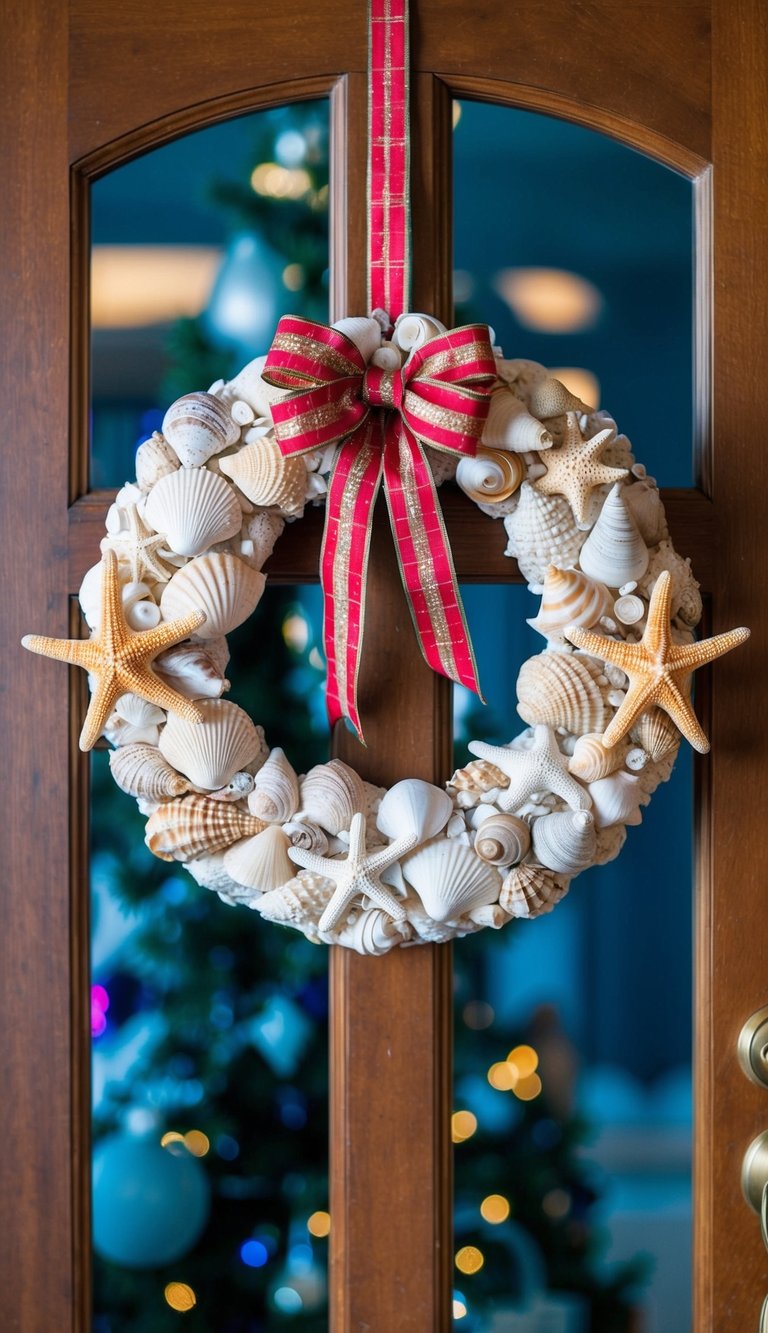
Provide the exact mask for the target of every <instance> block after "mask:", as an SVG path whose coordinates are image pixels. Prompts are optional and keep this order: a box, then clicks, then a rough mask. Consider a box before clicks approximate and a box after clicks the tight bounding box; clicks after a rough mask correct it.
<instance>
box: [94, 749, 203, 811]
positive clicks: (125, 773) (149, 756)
mask: <svg viewBox="0 0 768 1333" xmlns="http://www.w3.org/2000/svg"><path fill="white" fill-rule="evenodd" d="M109 767H110V769H111V772H112V777H113V778H114V779H115V782H116V783H117V785H118V787H120V789H121V790H122V791H125V792H127V793H128V795H129V796H136V797H143V798H144V800H149V801H164V800H167V798H168V797H169V796H170V797H172V796H183V795H184V793H185V792H188V791H189V790H190V786H191V784H190V783H189V782H188V781H187V779H186V778H185V777H182V775H181V774H180V773H177V772H176V769H175V768H171V765H170V764H169V763H168V762H167V760H166V759H164V758H163V756H162V754H161V753H160V751H159V750H158V749H156V748H155V746H154V745H141V744H139V745H122V746H120V748H119V749H117V750H112V752H111V754H110V756H109Z"/></svg>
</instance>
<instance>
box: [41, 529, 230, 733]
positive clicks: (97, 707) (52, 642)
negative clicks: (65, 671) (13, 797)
mask: <svg viewBox="0 0 768 1333" xmlns="http://www.w3.org/2000/svg"><path fill="white" fill-rule="evenodd" d="M204 620H205V615H204V613H203V612H202V611H190V613H189V615H187V616H182V617H181V618H180V619H178V620H168V621H166V622H165V623H164V624H161V625H157V626H156V627H155V628H154V629H148V630H144V631H137V630H133V629H131V627H130V625H129V624H128V622H127V620H126V619H125V615H124V612H123V599H122V597H121V594H120V578H119V575H118V566H117V556H116V555H115V552H114V551H105V552H104V555H103V558H102V576H101V618H100V620H99V628H98V631H97V632H96V633H95V634H94V635H92V637H91V638H90V639H49V638H46V637H45V636H44V635H40V634H26V635H25V636H24V638H23V639H22V641H21V642H22V644H23V645H24V647H25V648H29V650H30V652H33V653H41V654H42V656H43V657H53V658H56V659H57V660H58V661H60V662H70V663H71V664H72V665H73V666H81V667H83V668H84V669H85V670H86V671H90V672H92V674H93V675H94V676H95V678H96V687H95V689H94V691H93V694H92V696H91V702H90V704H89V705H88V712H87V713H86V715H85V722H84V724H83V730H82V732H81V733H80V749H81V750H90V749H92V747H93V746H94V744H95V743H96V741H97V740H98V738H99V736H100V735H101V733H102V731H103V730H104V724H105V723H106V721H107V718H108V717H109V715H110V713H111V712H112V709H113V707H114V705H115V701H116V700H117V699H119V697H120V695H121V694H126V693H128V692H130V693H132V694H137V695H138V696H139V698H140V699H146V701H147V702H148V703H151V704H157V706H158V708H167V709H170V711H171V712H173V713H178V714H179V716H180V717H183V718H185V719H186V721H188V722H200V721H201V719H202V714H201V713H200V710H199V709H198V708H196V707H195V705H194V704H193V703H192V702H191V701H190V700H189V699H185V698H184V696H183V695H182V694H177V692H176V690H172V689H171V687H170V685H164V684H163V682H162V681H161V680H160V679H159V678H158V677H157V676H156V675H155V673H154V672H153V670H152V667H151V666H150V663H151V662H152V661H153V659H154V658H155V657H157V655H158V653H161V652H162V651H163V649H165V648H172V647H173V645H174V644H175V643H181V641H182V639H186V638H188V637H189V635H190V634H192V633H193V632H194V631H195V630H196V629H199V627H200V626H201V625H202V623H203V621H204Z"/></svg>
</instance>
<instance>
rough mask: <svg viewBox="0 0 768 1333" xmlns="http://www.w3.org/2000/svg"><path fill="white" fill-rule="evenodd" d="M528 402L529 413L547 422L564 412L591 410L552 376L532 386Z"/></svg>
mask: <svg viewBox="0 0 768 1333" xmlns="http://www.w3.org/2000/svg"><path fill="white" fill-rule="evenodd" d="M528 401H529V404H530V408H531V411H532V412H533V413H534V414H535V415H536V416H537V417H540V418H541V420H542V421H549V420H550V419H551V418H552V417H561V416H563V414H564V413H565V412H590V411H591V410H592V409H591V408H590V407H588V406H587V404H586V403H582V401H581V399H580V398H577V397H576V395H575V393H571V391H570V389H566V387H565V385H564V384H562V383H561V381H560V380H557V379H555V378H554V376H552V375H548V376H547V378H546V379H543V380H539V382H538V383H537V384H534V385H533V387H532V388H531V392H530V397H529V400H528Z"/></svg>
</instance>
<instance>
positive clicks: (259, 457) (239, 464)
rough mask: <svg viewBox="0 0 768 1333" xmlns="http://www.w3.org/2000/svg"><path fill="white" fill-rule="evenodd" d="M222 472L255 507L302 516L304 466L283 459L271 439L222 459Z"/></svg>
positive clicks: (305, 485)
mask: <svg viewBox="0 0 768 1333" xmlns="http://www.w3.org/2000/svg"><path fill="white" fill-rule="evenodd" d="M219 468H220V470H221V471H222V472H223V473H224V475H225V476H226V477H229V478H230V479H231V480H232V481H234V483H235V485H236V486H239V488H240V490H241V491H242V492H243V495H245V496H247V498H248V499H249V500H250V501H251V502H252V503H253V504H256V505H264V506H265V507H270V506H271V507H274V508H277V509H279V510H281V512H282V513H284V514H300V513H301V511H302V509H303V508H304V497H305V494H306V489H307V469H306V467H305V466H304V462H303V460H302V459H301V458H283V455H282V454H281V452H280V446H279V445H278V444H277V441H276V440H273V439H271V438H270V437H268V436H265V438H264V439H261V440H256V441H255V442H254V443H253V444H246V445H244V446H243V448H242V449H239V450H238V452H237V453H236V454H229V455H228V456H227V457H226V458H222V459H221V461H220V463H219ZM238 526H239V525H238Z"/></svg>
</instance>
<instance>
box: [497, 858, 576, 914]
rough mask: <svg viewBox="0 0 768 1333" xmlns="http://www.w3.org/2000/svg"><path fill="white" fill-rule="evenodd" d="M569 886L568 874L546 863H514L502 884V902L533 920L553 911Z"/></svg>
mask: <svg viewBox="0 0 768 1333" xmlns="http://www.w3.org/2000/svg"><path fill="white" fill-rule="evenodd" d="M568 887H569V881H568V880H567V879H566V878H564V877H563V876H562V875H557V874H555V872H554V871H553V870H547V869H546V868H545V867H544V866H532V865H521V866H514V867H513V869H512V870H510V872H509V874H508V875H507V877H506V879H505V880H504V883H503V884H502V886H501V893H500V894H499V906H500V907H503V909H504V911H505V912H509V915H510V916H516V917H523V918H526V917H527V918H528V919H530V920H533V918H534V917H537V916H544V915H545V914H546V913H547V912H551V911H552V909H553V908H554V907H556V906H557V904H558V903H559V902H560V900H561V899H562V898H564V897H565V895H566V893H567V892H568Z"/></svg>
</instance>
